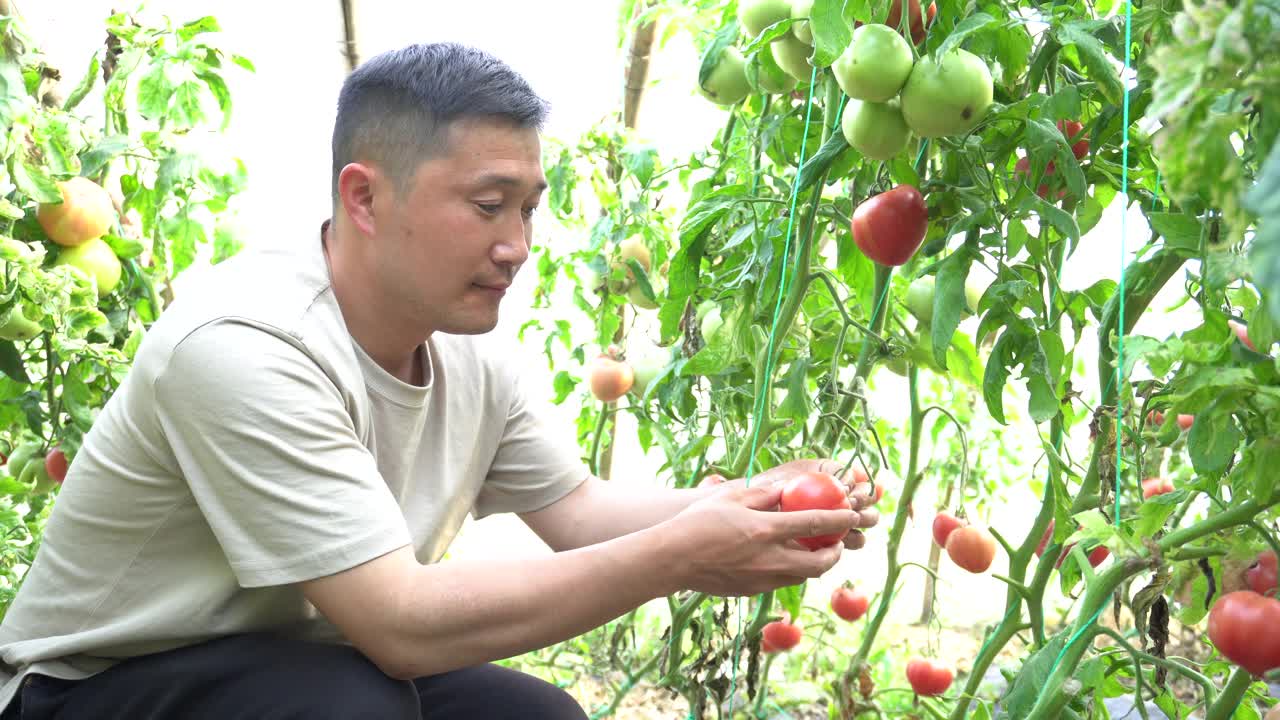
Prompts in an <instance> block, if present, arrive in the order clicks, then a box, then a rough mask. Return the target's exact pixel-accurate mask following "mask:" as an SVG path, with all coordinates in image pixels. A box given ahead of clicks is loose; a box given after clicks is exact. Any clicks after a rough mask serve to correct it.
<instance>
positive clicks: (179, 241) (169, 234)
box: [162, 215, 209, 277]
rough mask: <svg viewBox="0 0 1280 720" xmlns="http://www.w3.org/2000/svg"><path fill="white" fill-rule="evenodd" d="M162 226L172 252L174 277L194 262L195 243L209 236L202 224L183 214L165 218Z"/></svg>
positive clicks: (206, 239) (205, 240) (204, 240)
mask: <svg viewBox="0 0 1280 720" xmlns="http://www.w3.org/2000/svg"><path fill="white" fill-rule="evenodd" d="M162 228H163V230H162V232H163V233H164V236H165V239H167V240H168V241H169V247H170V248H171V250H172V253H173V274H174V276H175V277H176V276H177V275H178V274H179V273H181V272H182V271H183V270H185V269H187V268H188V267H190V266H191V263H193V262H195V259H196V245H197V244H198V243H204V242H208V239H209V238H208V236H207V235H206V234H205V230H204V225H202V224H200V223H199V222H197V221H196V220H193V219H191V218H189V217H186V216H183V215H178V216H176V217H172V218H166V219H165V221H164V223H163V225H162Z"/></svg>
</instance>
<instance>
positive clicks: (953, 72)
mask: <svg viewBox="0 0 1280 720" xmlns="http://www.w3.org/2000/svg"><path fill="white" fill-rule="evenodd" d="M992 92H993V89H992V85H991V70H990V69H989V68H988V67H987V64H986V63H984V62H983V61H982V59H981V58H979V57H978V56H977V55H974V54H973V53H971V52H969V51H968V50H961V49H958V48H957V49H956V50H953V51H951V52H949V53H947V55H946V57H943V58H941V59H938V58H935V57H923V58H920V61H919V62H918V63H916V67H915V70H913V71H912V72H911V77H909V78H908V79H907V84H906V86H905V87H904V88H902V117H903V118H905V119H906V121H907V127H909V128H911V131H912V132H914V133H915V134H916V135H918V136H920V137H922V138H934V137H946V136H950V135H963V134H964V133H967V132H969V131H970V130H972V129H973V128H974V127H976V126H977V125H978V123H979V122H980V121H981V120H982V118H983V116H984V115H986V113H987V109H988V108H990V107H991V101H992Z"/></svg>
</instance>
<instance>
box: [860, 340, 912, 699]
mask: <svg viewBox="0 0 1280 720" xmlns="http://www.w3.org/2000/svg"><path fill="white" fill-rule="evenodd" d="M918 378H919V370H918V369H917V368H916V367H915V366H914V365H912V366H911V367H910V369H909V370H908V372H907V392H908V401H909V403H910V407H911V419H910V432H911V449H910V455H909V456H908V460H907V477H906V483H904V485H903V488H902V497H901V498H900V499H899V509H898V513H897V514H896V515H895V516H894V518H893V527H892V528H891V529H890V530H889V542H888V552H887V558H888V566H887V571H886V573H885V578H884V590H883V591H881V593H880V597H879V601H878V603H877V605H876V614H875V615H874V616H873V617H872V618H871V621H870V622H869V623H868V624H867V629H866V632H864V633H863V635H862V645H861V646H859V648H858V651H857V652H856V653H855V654H854V656H853V657H852V658H850V659H849V664H848V665H847V666H846V668H845V682H843V683H841V685H840V686H841V688H845V687H850V686H851V685H852V682H853V680H854V679H855V678H856V677H857V676H858V671H859V670H860V669H861V667H862V665H863V664H864V663H865V662H866V661H867V658H868V657H870V656H871V647H872V645H874V644H875V641H876V635H877V634H878V633H879V632H880V626H881V625H882V624H883V623H884V620H885V617H887V616H888V614H889V608H890V606H891V605H892V604H893V595H894V586H895V585H897V583H898V575H899V573H901V571H902V567H901V565H899V563H898V546H899V545H900V544H901V542H902V534H903V532H904V531H906V529H907V513H906V508H907V507H908V506H910V504H911V499H912V497H913V496H914V495H915V492H916V488H917V486H919V484H920V473H919V461H920V442H921V437H920V436H921V429H922V428H923V426H924V414H923V413H922V412H921V411H920V393H919V382H918ZM841 692H842V693H843V689H842V690H841ZM840 702H841V706H842V707H847V706H848V702H847V698H843V697H842V698H840Z"/></svg>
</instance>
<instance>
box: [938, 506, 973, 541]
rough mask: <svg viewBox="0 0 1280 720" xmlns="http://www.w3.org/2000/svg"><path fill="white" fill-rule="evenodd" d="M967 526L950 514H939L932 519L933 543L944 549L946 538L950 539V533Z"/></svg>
mask: <svg viewBox="0 0 1280 720" xmlns="http://www.w3.org/2000/svg"><path fill="white" fill-rule="evenodd" d="M968 524H969V523H967V522H965V521H964V520H961V519H960V518H958V517H956V516H955V515H952V514H951V513H948V512H940V513H938V515H937V517H935V518H934V519H933V541H934V542H935V543H937V544H938V547H946V546H947V538H949V537H951V533H952V532H954V531H955V530H956V529H958V528H962V527H964V526H965V525H968Z"/></svg>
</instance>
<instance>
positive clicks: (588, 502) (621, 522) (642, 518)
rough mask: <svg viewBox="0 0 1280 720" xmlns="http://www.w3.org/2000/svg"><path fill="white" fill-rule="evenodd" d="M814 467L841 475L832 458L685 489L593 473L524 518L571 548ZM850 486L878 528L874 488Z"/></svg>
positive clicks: (867, 520)
mask: <svg viewBox="0 0 1280 720" xmlns="http://www.w3.org/2000/svg"><path fill="white" fill-rule="evenodd" d="M812 471H818V472H827V473H829V474H831V475H837V474H838V473H839V467H838V466H836V465H835V464H834V463H833V462H831V461H818V460H797V461H793V462H789V463H785V464H783V465H779V466H778V467H775V468H772V469H770V470H768V471H766V472H762V473H760V474H758V475H756V476H755V477H753V478H752V479H751V481H750V483H747V482H746V481H745V480H742V479H738V480H733V481H729V482H727V483H725V484H724V485H718V484H717V485H708V486H699V487H694V488H684V489H677V488H665V487H658V488H654V487H645V486H637V485H633V484H627V483H621V482H617V481H605V480H601V479H600V478H597V477H594V476H591V477H588V478H587V480H586V481H585V482H583V483H582V484H581V485H579V486H578V487H577V488H576V489H574V491H573V492H571V493H569V494H568V495H566V496H565V497H563V498H561V499H560V500H558V501H556V502H554V503H552V504H551V505H548V506H547V507H545V508H542V509H540V510H536V511H534V512H529V513H523V514H521V515H520V518H521V519H522V520H523V521H524V522H525V524H526V525H528V526H529V528H530V529H531V530H533V531H534V532H535V533H536V534H537V535H538V537H540V538H542V541H543V542H545V543H547V545H549V546H550V547H551V549H552V550H556V551H563V550H571V549H574V548H581V547H585V546H587V545H591V544H593V543H599V542H604V541H607V540H612V539H614V538H618V537H622V536H623V535H626V534H628V533H633V532H636V531H638V530H643V529H645V528H649V527H652V526H654V525H656V524H658V523H660V522H662V521H664V520H667V519H669V518H672V517H674V516H675V515H676V514H677V513H679V512H680V511H682V510H684V509H685V508H687V507H688V506H689V505H691V504H692V503H695V502H697V501H698V500H701V499H703V498H705V497H707V496H709V495H711V494H713V493H715V492H717V491H719V490H721V489H724V488H727V487H742V486H744V485H750V486H756V485H760V484H774V483H785V482H786V481H788V480H790V479H791V478H792V477H794V476H795V475H796V474H798V473H801V472H812ZM721 481H723V478H721ZM850 490H851V491H853V492H855V494H854V495H853V496H852V497H851V498H850V499H851V501H852V504H853V508H854V509H855V510H859V511H860V517H859V525H858V528H855V530H856V529H865V528H870V527H873V526H874V525H875V524H876V523H878V522H879V518H880V516H879V514H878V513H877V512H876V511H875V510H874V509H867V508H869V507H870V506H871V505H872V504H873V503H874V500H872V499H871V496H870V495H871V490H870V487H869V486H866V485H863V486H860V487H858V488H850ZM862 542H863V538H862V536H861V534H860V533H854V534H852V535H851V536H850V538H849V541H848V542H847V543H846V546H847V547H850V548H851V549H857V548H859V547H861V546H862Z"/></svg>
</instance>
